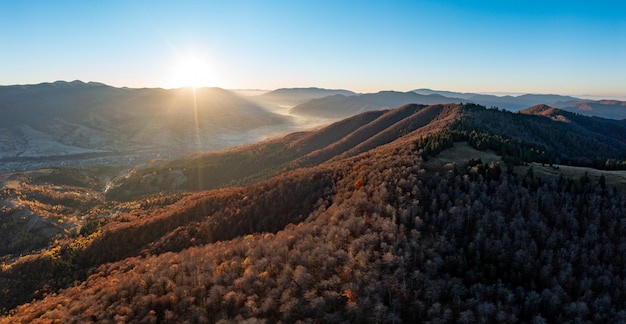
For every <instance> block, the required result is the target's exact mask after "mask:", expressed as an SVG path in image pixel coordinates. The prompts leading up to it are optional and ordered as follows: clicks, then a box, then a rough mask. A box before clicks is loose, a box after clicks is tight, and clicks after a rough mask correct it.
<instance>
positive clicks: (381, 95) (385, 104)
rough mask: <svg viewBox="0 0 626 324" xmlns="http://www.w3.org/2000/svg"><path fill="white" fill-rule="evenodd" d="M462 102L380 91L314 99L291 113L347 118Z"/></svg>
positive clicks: (410, 93)
mask: <svg viewBox="0 0 626 324" xmlns="http://www.w3.org/2000/svg"><path fill="white" fill-rule="evenodd" d="M462 101H464V100H462V99H458V98H447V97H444V96H441V95H438V94H432V95H421V94H417V93H415V92H398V91H380V92H377V93H366V94H360V95H351V96H346V95H342V94H337V95H333V96H327V97H323V98H319V99H313V100H310V101H307V102H305V103H302V104H300V105H297V106H295V107H293V108H291V109H290V110H289V112H290V113H292V114H295V115H304V116H313V117H322V118H345V117H348V116H352V115H355V114H358V113H362V112H364V111H369V110H379V109H383V108H394V107H400V106H402V105H406V104H410V103H416V104H424V105H428V104H446V103H450V102H462Z"/></svg>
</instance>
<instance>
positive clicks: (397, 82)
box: [0, 0, 626, 98]
mask: <svg viewBox="0 0 626 324" xmlns="http://www.w3.org/2000/svg"><path fill="white" fill-rule="evenodd" d="M0 5H1V7H0V8H2V9H1V10H0V28H2V30H3V32H2V35H3V36H2V42H0V53H1V54H0V84H2V85H8V84H30V83H40V82H48V81H55V80H75V79H80V80H83V81H98V82H104V83H107V84H111V85H114V86H128V87H178V86H184V85H186V84H187V83H189V84H191V83H192V82H193V83H194V84H201V85H206V86H218V87H223V88H229V89H253V88H256V89H275V88H280V87H308V86H317V87H324V88H344V89H350V90H354V91H359V92H373V91H379V90H388V89H393V90H401V91H408V90H412V89H416V88H432V89H445V90H453V91H467V92H519V93H561V94H575V95H596V96H601V97H607V98H608V97H626V18H624V17H626V4H623V2H622V1H602V0H600V1H534V0H528V1H326V0H318V1H147V0H142V1H131V0H129V1H1V3H0ZM189 79H193V81H190V80H189Z"/></svg>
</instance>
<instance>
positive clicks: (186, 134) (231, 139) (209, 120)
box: [0, 81, 291, 169]
mask: <svg viewBox="0 0 626 324" xmlns="http://www.w3.org/2000/svg"><path fill="white" fill-rule="evenodd" d="M0 114H2V116H3V118H2V119H1V120H0V147H1V148H2V151H1V152H2V153H1V154H2V156H1V157H2V158H4V159H10V160H11V161H21V160H24V159H26V158H38V159H41V158H49V157H59V156H65V157H68V158H71V156H73V155H82V156H81V158H84V157H85V154H91V155H92V156H96V157H108V156H111V155H114V156H117V157H115V159H118V160H119V159H120V158H119V155H123V156H124V158H129V159H132V160H135V159H145V158H146V157H150V158H154V157H157V156H162V157H164V156H176V155H180V154H183V153H186V152H192V151H204V150H214V149H218V148H221V147H227V146H232V145H237V144H243V143H250V142H254V141H256V140H258V137H259V136H261V138H262V137H264V136H267V134H271V133H272V132H274V131H278V132H284V131H285V129H289V127H290V123H291V122H290V120H289V118H288V117H286V116H281V115H277V114H274V113H272V112H269V111H267V110H266V109H264V108H262V107H260V106H259V105H257V104H255V103H253V102H252V101H249V100H247V99H245V98H243V97H240V96H237V95H235V94H234V93H232V92H229V91H227V90H223V89H219V88H200V89H196V90H193V89H190V88H182V89H171V90H165V89H158V88H154V89H128V88H115V87H110V86H107V85H104V84H101V83H93V82H90V83H84V82H81V81H73V82H63V81H59V82H53V83H42V84H38V85H25V86H3V87H0ZM255 132H256V133H255ZM5 169H6V168H5Z"/></svg>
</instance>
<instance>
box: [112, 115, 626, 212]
mask: <svg viewBox="0 0 626 324" xmlns="http://www.w3.org/2000/svg"><path fill="white" fill-rule="evenodd" d="M537 107H540V106H537ZM537 107H534V108H529V109H528V110H525V111H521V112H519V113H511V112H507V111H500V110H495V109H486V108H485V107H482V106H478V105H473V104H447V105H415V104H410V105H405V106H403V107H400V108H397V109H392V110H379V111H370V112H365V113H362V114H359V115H355V116H353V117H350V118H347V119H344V120H341V121H339V122H336V123H333V124H331V125H329V126H327V127H324V128H322V129H319V130H314V131H309V132H300V133H294V134H291V135H288V136H285V137H282V138H278V139H274V140H269V141H266V142H263V143H259V144H253V145H249V146H243V147H237V148H232V149H229V150H225V151H220V152H212V153H201V154H196V155H194V156H188V157H185V158H182V159H177V160H173V161H171V162H169V163H167V164H165V165H156V166H154V167H151V168H146V169H139V170H133V171H132V172H130V173H128V174H126V175H124V176H122V177H119V178H117V179H115V180H114V181H113V182H112V183H111V184H110V187H109V189H108V191H107V193H106V194H107V197H108V198H109V199H121V200H128V199H131V198H133V197H138V196H141V195H144V194H150V193H155V192H162V191H174V192H175V191H187V190H204V189H213V188H218V187H222V186H225V185H241V184H248V183H252V182H254V181H257V180H258V179H262V178H266V177H268V176H272V175H275V174H277V173H278V172H280V171H281V170H286V169H293V168H296V167H302V166H312V165H317V164H319V163H322V162H324V161H328V160H331V159H341V158H346V157H349V156H353V155H356V154H359V153H362V152H365V151H367V150H370V149H373V148H375V147H378V146H380V145H385V144H388V143H391V142H397V143H405V145H410V143H411V142H415V141H418V140H419V139H420V138H422V137H424V136H427V135H429V134H434V133H437V132H441V131H444V130H445V131H448V132H449V134H450V135H452V133H454V139H455V140H457V141H461V140H465V141H467V140H471V141H473V142H474V143H475V144H476V145H475V146H476V147H480V148H481V149H485V148H490V149H493V150H496V151H497V152H498V153H499V154H501V155H504V156H505V157H511V158H512V159H513V160H514V161H513V163H516V164H517V163H520V162H523V161H525V162H533V161H535V162H542V163H549V164H553V163H556V164H558V163H561V164H571V165H578V166H592V167H600V168H603V169H621V168H623V167H625V165H624V164H623V161H625V160H626V153H625V152H626V122H624V121H615V120H608V119H602V118H597V117H586V116H581V115H577V114H573V113H569V112H565V111H561V110H556V109H552V110H551V111H553V112H554V114H555V115H554V116H551V117H546V116H543V115H541V114H545V109H539V108H537ZM546 107H547V106H546ZM558 116H560V117H558Z"/></svg>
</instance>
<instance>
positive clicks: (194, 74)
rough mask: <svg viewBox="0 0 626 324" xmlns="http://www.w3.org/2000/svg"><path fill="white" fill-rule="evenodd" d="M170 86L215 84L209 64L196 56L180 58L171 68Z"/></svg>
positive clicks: (197, 86)
mask: <svg viewBox="0 0 626 324" xmlns="http://www.w3.org/2000/svg"><path fill="white" fill-rule="evenodd" d="M172 74H173V75H172V80H171V87H172V88H183V87H192V88H201V87H212V86H215V80H214V78H213V71H212V69H211V66H210V64H209V63H208V62H207V61H206V60H203V59H200V58H197V57H185V58H180V59H179V60H178V62H177V63H176V65H175V67H174V68H173V73H172Z"/></svg>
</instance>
